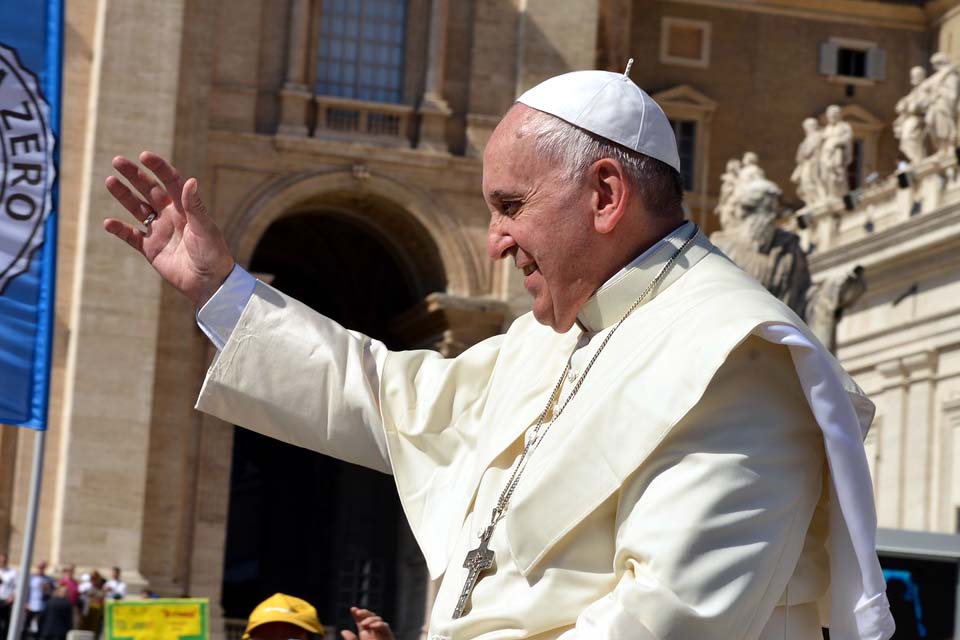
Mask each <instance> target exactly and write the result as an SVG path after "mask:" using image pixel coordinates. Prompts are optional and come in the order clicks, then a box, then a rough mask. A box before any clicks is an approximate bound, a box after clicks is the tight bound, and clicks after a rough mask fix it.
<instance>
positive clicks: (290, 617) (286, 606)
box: [243, 593, 323, 640]
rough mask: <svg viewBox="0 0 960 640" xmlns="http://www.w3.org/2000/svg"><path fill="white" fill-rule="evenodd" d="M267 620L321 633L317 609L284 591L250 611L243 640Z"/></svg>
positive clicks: (248, 638) (321, 626) (321, 628)
mask: <svg viewBox="0 0 960 640" xmlns="http://www.w3.org/2000/svg"><path fill="white" fill-rule="evenodd" d="M268 622H286V623H289V624H293V625H296V626H298V627H300V628H301V629H306V630H307V631H309V632H310V633H316V634H317V635H321V636H322V635H323V625H322V624H320V619H319V618H318V617H317V610H316V609H314V608H313V605H311V604H310V603H309V602H307V601H306V600H301V599H300V598H294V597H293V596H288V595H286V594H284V593H275V594H273V595H272V596H270V597H269V598H267V599H266V600H264V601H263V602H261V603H260V604H258V605H257V607H256V609H254V610H253V611H252V612H251V613H250V618H249V619H248V620H247V629H246V631H244V632H243V640H250V632H251V631H253V630H254V629H256V628H257V627H259V626H260V625H262V624H267V623H268Z"/></svg>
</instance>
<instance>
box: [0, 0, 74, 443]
mask: <svg viewBox="0 0 960 640" xmlns="http://www.w3.org/2000/svg"><path fill="white" fill-rule="evenodd" d="M62 50H63V0H42V1H40V0H37V1H34V0H30V1H23V2H17V1H16V0H0V423H4V424H13V425H18V426H24V427H30V428H33V429H45V428H46V423H47V405H48V396H49V386H50V363H51V347H52V340H53V321H54V318H53V315H54V281H55V277H56V265H57V263H56V243H57V221H56V218H57V216H56V209H57V166H58V162H59V149H58V144H57V143H58V140H59V134H60V89H61V67H62Z"/></svg>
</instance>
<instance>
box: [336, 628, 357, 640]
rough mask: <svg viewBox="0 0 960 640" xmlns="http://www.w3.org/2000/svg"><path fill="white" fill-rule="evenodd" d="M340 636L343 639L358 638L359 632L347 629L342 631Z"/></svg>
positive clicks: (354, 639)
mask: <svg viewBox="0 0 960 640" xmlns="http://www.w3.org/2000/svg"><path fill="white" fill-rule="evenodd" d="M340 637H341V638H343V640H357V634H355V633H354V632H353V631H347V630H346V629H344V630H343V631H341V632H340Z"/></svg>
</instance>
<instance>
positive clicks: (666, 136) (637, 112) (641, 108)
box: [517, 71, 680, 171]
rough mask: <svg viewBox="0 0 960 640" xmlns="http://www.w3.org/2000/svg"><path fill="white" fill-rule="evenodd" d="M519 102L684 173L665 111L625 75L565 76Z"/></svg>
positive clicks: (588, 73)
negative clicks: (681, 169)
mask: <svg viewBox="0 0 960 640" xmlns="http://www.w3.org/2000/svg"><path fill="white" fill-rule="evenodd" d="M517 102H522V103H523V104H525V105H527V106H528V107H532V108H534V109H536V110H537V111H543V112H544V113H549V114H550V115H552V116H556V117H558V118H560V119H561V120H564V121H566V122H568V123H570V124H572V125H574V126H577V127H580V128H581V129H585V130H587V131H589V132H591V133H594V134H596V135H598V136H601V137H603V138H606V139H607V140H610V141H612V142H616V143H617V144H619V145H621V146H624V147H626V148H628V149H633V150H634V151H637V152H639V153H642V154H644V155H648V156H651V157H653V158H656V159H657V160H660V161H661V162H665V163H667V164H668V165H670V166H671V167H673V168H674V169H676V170H677V171H680V155H679V154H678V153H677V140H676V138H675V137H674V135H673V127H672V126H670V121H669V120H667V116H666V115H664V113H663V110H662V109H661V108H660V105H658V104H657V103H656V102H654V100H653V98H651V97H650V96H649V95H647V93H646V92H645V91H644V90H643V89H641V88H640V87H638V86H637V85H636V84H635V83H634V82H633V80H631V79H630V78H629V77H628V76H627V75H626V74H622V73H613V72H611V71H573V72H571V73H565V74H563V75H559V76H554V77H553V78H550V79H548V80H544V81H543V82H541V83H540V84H538V85H537V86H535V87H533V88H532V89H529V90H528V91H526V92H525V93H524V94H523V95H521V96H520V97H519V98H517Z"/></svg>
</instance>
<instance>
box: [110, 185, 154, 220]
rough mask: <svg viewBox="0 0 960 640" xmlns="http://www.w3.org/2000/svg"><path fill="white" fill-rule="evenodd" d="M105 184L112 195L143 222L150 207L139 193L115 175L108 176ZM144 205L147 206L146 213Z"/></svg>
mask: <svg viewBox="0 0 960 640" xmlns="http://www.w3.org/2000/svg"><path fill="white" fill-rule="evenodd" d="M104 184H105V185H106V186H107V191H109V192H110V195H112V196H113V197H114V199H115V200H116V201H117V202H119V203H120V204H121V205H122V206H123V208H124V209H126V210H127V211H129V212H130V214H131V215H132V216H133V217H134V218H136V219H137V220H139V221H140V222H143V219H144V218H145V217H146V216H147V215H149V214H150V207H149V206H148V205H147V204H146V203H145V202H144V201H143V200H141V199H140V198H138V197H137V195H136V194H135V193H133V191H131V190H130V187H128V186H127V185H125V184H124V183H123V182H121V181H120V180H119V179H118V178H116V177H115V176H108V177H107V179H106V180H105V181H104ZM144 207H146V213H144Z"/></svg>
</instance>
